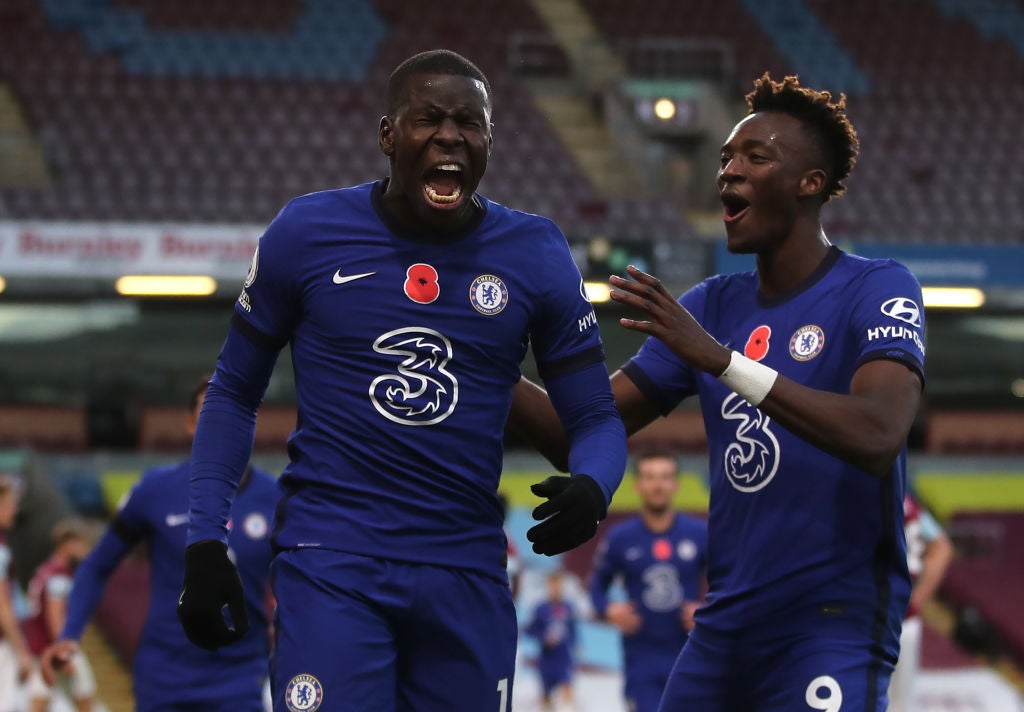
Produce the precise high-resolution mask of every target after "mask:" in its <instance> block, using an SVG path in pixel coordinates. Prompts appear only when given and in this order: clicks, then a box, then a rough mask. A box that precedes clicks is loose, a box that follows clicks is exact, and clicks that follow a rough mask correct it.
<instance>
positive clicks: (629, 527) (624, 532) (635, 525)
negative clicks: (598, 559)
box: [606, 514, 644, 546]
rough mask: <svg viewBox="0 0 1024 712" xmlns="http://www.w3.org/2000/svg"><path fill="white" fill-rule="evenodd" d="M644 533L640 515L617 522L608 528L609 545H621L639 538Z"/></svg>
mask: <svg viewBox="0 0 1024 712" xmlns="http://www.w3.org/2000/svg"><path fill="white" fill-rule="evenodd" d="M643 531H644V525H643V520H641V519H640V515H639V514H637V515H634V516H632V517H629V518H628V519H623V520H622V521H621V522H616V523H615V524H613V525H612V526H611V527H609V528H608V536H607V537H606V538H607V539H608V545H609V546H611V545H613V544H616V545H621V544H622V543H623V542H625V541H628V540H629V539H633V538H635V537H637V536H639V535H640V534H642V533H643Z"/></svg>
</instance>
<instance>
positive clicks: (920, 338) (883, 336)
mask: <svg viewBox="0 0 1024 712" xmlns="http://www.w3.org/2000/svg"><path fill="white" fill-rule="evenodd" d="M858 291H859V298H858V299H857V303H856V305H855V306H854V311H853V314H852V318H851V324H852V327H853V329H854V333H853V335H852V336H853V343H854V344H855V348H856V349H857V366H858V367H860V366H861V365H863V364H865V363H867V362H869V361H876V360H880V359H886V360H892V361H898V362H900V363H902V364H904V365H906V366H907V367H908V368H910V369H911V370H913V371H914V372H915V373H917V375H918V376H919V377H920V378H921V382H922V383H923V382H924V354H925V346H924V307H923V303H922V298H921V285H920V284H918V282H917V279H916V278H915V277H914V275H913V274H911V272H910V270H908V269H907V268H906V267H904V266H903V265H901V264H899V263H898V262H895V261H892V260H885V261H883V262H881V263H880V264H879V266H878V267H876V268H875V269H873V270H871V271H870V272H868V273H866V274H865V275H864V276H863V277H862V278H861V280H860V282H859V284H858Z"/></svg>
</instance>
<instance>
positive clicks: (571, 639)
mask: <svg viewBox="0 0 1024 712" xmlns="http://www.w3.org/2000/svg"><path fill="white" fill-rule="evenodd" d="M563 575H564V573H563V572H562V570H561V569H555V570H554V571H551V572H550V573H548V596H547V598H546V599H545V600H543V601H541V602H540V603H538V604H537V605H536V606H535V607H534V609H533V615H532V616H531V617H530V622H529V623H528V624H527V626H526V634H527V635H529V636H531V637H533V638H535V639H536V640H537V642H538V643H540V654H539V655H538V656H537V672H538V673H540V683H541V695H542V697H543V703H544V709H545V710H561V709H565V708H572V706H573V694H572V677H573V675H572V673H573V657H574V648H575V647H576V641H577V637H576V610H575V609H574V608H573V606H572V604H571V603H569V601H566V600H565V596H564V595H563V593H562V577H563Z"/></svg>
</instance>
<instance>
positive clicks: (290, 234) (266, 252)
mask: <svg viewBox="0 0 1024 712" xmlns="http://www.w3.org/2000/svg"><path fill="white" fill-rule="evenodd" d="M300 212H301V208H300V207H297V206H296V203H295V201H292V202H291V203H289V204H288V205H287V206H285V208H284V209H283V210H282V211H281V212H280V213H279V214H278V216H277V217H276V218H274V220H273V222H271V223H270V225H269V226H268V227H267V230H266V232H264V233H263V235H262V237H260V241H259V244H258V245H257V247H256V252H255V253H254V254H253V256H252V264H251V265H250V266H249V273H248V274H247V275H246V277H245V281H244V282H243V284H242V292H241V294H239V296H238V299H237V300H236V301H235V315H236V318H235V320H234V323H235V324H236V325H237V324H238V323H239V320H241V322H242V323H243V331H244V332H245V335H246V336H247V337H248V338H249V339H250V341H255V342H256V343H257V345H265V346H267V347H268V348H269V349H280V348H281V347H283V346H284V344H286V343H287V342H288V340H289V338H290V337H291V333H292V329H293V327H294V323H295V319H296V314H297V311H298V307H297V305H298V303H299V300H298V298H297V294H298V288H297V286H296V284H297V274H298V273H297V271H296V270H295V269H294V264H295V259H296V252H297V249H296V248H297V245H298V243H299V238H300V237H301V233H302V228H301V225H300V220H299V217H298V216H299V214H300ZM244 325H248V326H249V327H251V328H250V329H246V328H244Z"/></svg>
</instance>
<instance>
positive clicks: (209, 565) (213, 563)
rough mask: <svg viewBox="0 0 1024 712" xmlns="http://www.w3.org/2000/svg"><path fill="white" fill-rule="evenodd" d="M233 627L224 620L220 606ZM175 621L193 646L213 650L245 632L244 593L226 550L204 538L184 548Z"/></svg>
mask: <svg viewBox="0 0 1024 712" xmlns="http://www.w3.org/2000/svg"><path fill="white" fill-rule="evenodd" d="M225 606H227V608H228V610H229V611H230V612H231V620H232V622H233V623H234V627H233V628H231V627H228V624H227V622H226V621H225V620H224V607H225ZM178 620H180V621H181V627H182V628H184V629H185V635H186V636H187V637H188V639H189V640H191V641H192V642H193V643H194V644H195V645H198V646H199V647H200V648H205V649H206V650H216V649H217V648H220V647H221V646H224V645H229V644H231V643H234V642H235V641H236V640H238V639H239V638H241V637H242V636H243V635H245V634H246V633H248V632H249V618H248V616H246V614H245V592H244V591H243V590H242V580H241V579H240V578H239V577H238V569H236V568H235V565H234V564H233V563H231V559H229V558H228V547H227V546H226V545H225V544H224V543H223V542H219V541H215V540H213V539H207V540H206V541H199V542H196V543H195V544H192V545H191V546H190V547H188V548H187V549H185V583H184V587H183V588H182V591H181V597H180V598H179V599H178Z"/></svg>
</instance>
